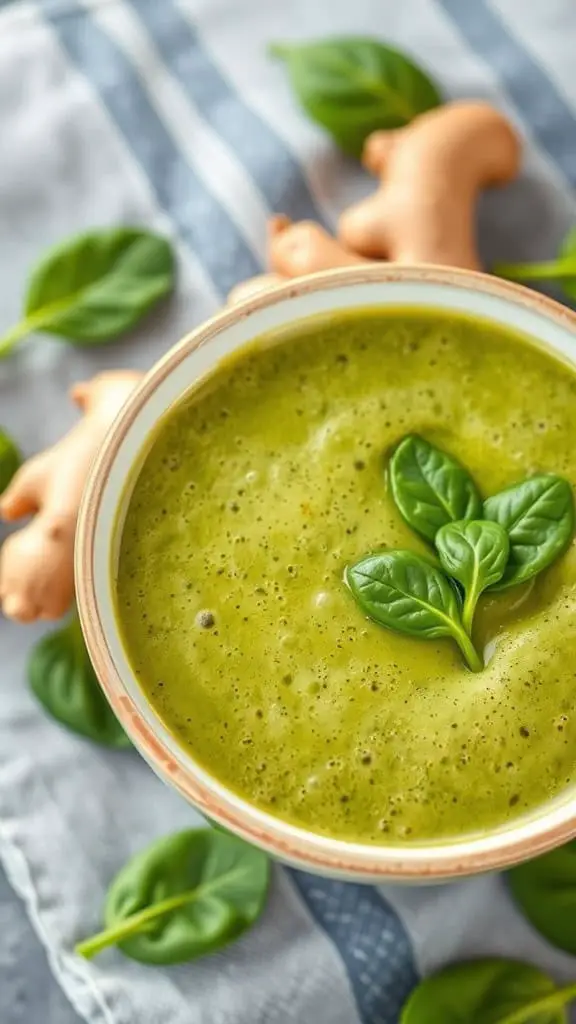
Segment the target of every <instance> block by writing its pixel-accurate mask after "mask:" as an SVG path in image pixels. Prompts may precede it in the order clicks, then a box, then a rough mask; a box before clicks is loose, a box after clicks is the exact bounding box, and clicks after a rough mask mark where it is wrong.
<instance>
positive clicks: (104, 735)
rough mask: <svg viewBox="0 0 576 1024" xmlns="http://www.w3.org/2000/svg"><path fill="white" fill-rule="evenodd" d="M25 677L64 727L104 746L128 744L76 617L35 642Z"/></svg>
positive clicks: (42, 702) (47, 708) (37, 696)
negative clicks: (107, 697)
mask: <svg viewBox="0 0 576 1024" xmlns="http://www.w3.org/2000/svg"><path fill="white" fill-rule="evenodd" d="M28 680H29V683H30V687H31V689H32V692H33V693H34V695H35V696H36V698H37V699H38V700H39V701H40V703H41V704H42V706H43V707H44V708H45V709H46V711H47V712H48V714H50V715H52V717H53V718H55V719H56V720H57V721H58V722H60V723H61V724H62V725H65V726H66V728H67V729H70V730H71V731H72V732H76V733H78V734H79V735H80V736H85V737H86V738H87V739H90V740H94V741H95V742H96V743H100V744H102V746H105V747H116V748H123V747H129V746H130V745H131V744H130V740H129V739H128V737H127V735H126V733H125V732H124V730H123V728H122V726H121V725H120V723H119V721H118V719H117V718H116V716H115V714H114V712H113V711H112V708H111V707H110V705H109V703H108V701H107V700H106V697H105V696H104V694H103V692H102V690H101V689H100V685H99V683H98V680H97V679H96V675H95V673H94V669H93V668H92V665H91V663H90V659H89V657H88V652H87V650H86V645H85V643H84V638H83V636H82V631H81V629H80V623H79V621H78V618H77V617H76V616H74V617H73V618H72V619H71V620H70V622H69V623H68V624H67V625H66V626H64V628H63V629H58V630H57V631H56V632H54V633H49V634H48V635H47V636H45V637H43V638H42V639H41V640H40V641H39V643H37V644H36V646H35V647H34V649H33V650H32V653H31V655H30V658H29V661H28Z"/></svg>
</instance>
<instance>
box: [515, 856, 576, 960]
mask: <svg viewBox="0 0 576 1024" xmlns="http://www.w3.org/2000/svg"><path fill="white" fill-rule="evenodd" d="M507 877H508V884H509V886H510V891H511V893H512V895H513V897H514V899H515V900H516V902H517V904H518V906H519V907H520V909H521V910H522V912H523V913H524V914H525V915H526V917H527V918H528V920H529V921H530V923H531V924H533V925H534V927H535V928H536V930H537V931H539V932H540V934H541V935H543V936H544V937H545V938H546V939H548V942H551V943H552V945H553V946H557V947H558V948H559V949H564V950H566V952H567V953H572V955H573V956H576V927H575V922H576V840H572V842H570V843H567V844H566V846H561V847H560V848H559V849H558V850H552V851H551V852H550V853H545V854H544V855H543V856H542V857H537V858H536V859H535V860H530V861H528V862H527V863H526V864H520V865H519V866H518V867H516V868H512V870H511V871H509V872H508V876H507Z"/></svg>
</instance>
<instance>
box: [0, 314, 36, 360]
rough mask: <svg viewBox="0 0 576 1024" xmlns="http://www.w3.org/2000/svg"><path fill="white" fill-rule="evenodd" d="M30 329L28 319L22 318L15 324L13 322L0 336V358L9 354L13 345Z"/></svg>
mask: <svg viewBox="0 0 576 1024" xmlns="http://www.w3.org/2000/svg"><path fill="white" fill-rule="evenodd" d="M31 330H32V326H31V324H30V321H29V320H27V319H26V318H24V320H20V321H19V322H18V323H17V324H14V326H13V327H11V328H10V330H9V331H6V334H4V335H3V336H2V337H1V338H0V359H5V358H6V356H8V355H10V353H11V351H12V349H13V348H14V346H15V345H16V344H17V343H18V342H19V341H20V340H21V339H22V338H25V337H26V335H27V334H29V333H30V331H31Z"/></svg>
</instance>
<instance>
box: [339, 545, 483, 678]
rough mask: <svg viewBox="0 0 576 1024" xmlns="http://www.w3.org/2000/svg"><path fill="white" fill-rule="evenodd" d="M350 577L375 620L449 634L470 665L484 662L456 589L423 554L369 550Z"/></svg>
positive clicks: (415, 632)
mask: <svg viewBox="0 0 576 1024" xmlns="http://www.w3.org/2000/svg"><path fill="white" fill-rule="evenodd" d="M346 582H347V584H348V586H349V587H350V590H351V591H352V593H353V595H354V597H355V598H356V600H357V602H358V604H359V605H360V607H361V608H362V610H363V611H364V612H365V614H366V615H368V616H369V618H371V619H373V620H374V622H378V623H379V624H380V625H381V626H387V627H388V629H393V630H395V631H396V632H397V633H407V634H409V635H410V636H416V637H423V638H425V639H428V640H436V639H438V638H439V637H451V638H452V639H453V640H455V641H456V643H457V644H458V646H459V647H460V650H461V651H462V654H463V655H464V657H465V659H466V661H467V662H468V665H469V666H470V668H471V669H472V670H473V671H475V672H477V671H479V670H480V669H481V668H482V661H481V660H480V657H479V655H478V654H477V652H476V651H475V650H474V646H473V644H472V642H471V640H470V638H469V636H468V634H467V633H466V630H465V629H464V626H463V624H462V620H461V618H460V608H459V604H458V597H457V594H456V591H455V590H454V588H453V586H452V584H451V583H450V581H449V580H448V579H447V578H446V576H445V575H444V573H442V572H440V570H439V569H436V568H435V567H434V566H433V565H431V564H430V563H429V562H427V561H426V560H425V559H424V558H421V557H420V556H419V555H415V554H413V552H412V551H384V552H382V553H381V554H375V555H370V556H368V558H364V559H362V561H360V562H357V563H356V565H352V566H349V567H348V568H347V569H346Z"/></svg>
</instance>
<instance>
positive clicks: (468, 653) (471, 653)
mask: <svg viewBox="0 0 576 1024" xmlns="http://www.w3.org/2000/svg"><path fill="white" fill-rule="evenodd" d="M453 636H454V639H455V641H456V643H457V644H458V646H459V648H460V650H461V651H462V654H463V655H464V657H465V659H466V662H467V664H468V668H470V669H471V670H472V672H481V671H482V669H483V668H484V662H483V661H482V658H481V657H480V655H479V654H478V651H477V650H476V648H475V647H474V644H473V643H472V640H471V639H470V637H469V636H468V634H467V633H466V631H465V630H464V629H456V628H455V629H454V633H453Z"/></svg>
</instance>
